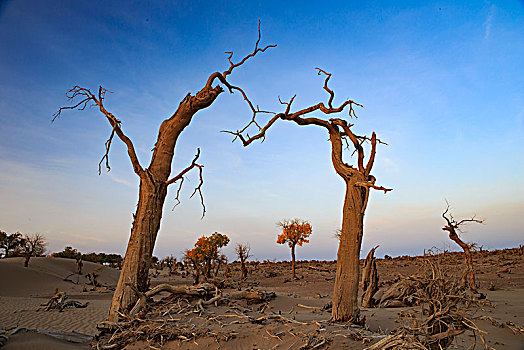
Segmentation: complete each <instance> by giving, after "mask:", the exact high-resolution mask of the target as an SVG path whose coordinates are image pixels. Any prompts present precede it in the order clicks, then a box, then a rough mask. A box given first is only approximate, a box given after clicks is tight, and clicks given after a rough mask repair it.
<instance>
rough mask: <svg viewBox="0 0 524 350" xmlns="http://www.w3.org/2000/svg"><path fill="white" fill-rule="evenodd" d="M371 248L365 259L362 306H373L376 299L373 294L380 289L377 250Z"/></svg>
mask: <svg viewBox="0 0 524 350" xmlns="http://www.w3.org/2000/svg"><path fill="white" fill-rule="evenodd" d="M377 248H378V246H376V247H375V248H373V249H371V250H370V251H369V253H368V255H367V257H366V260H365V261H364V268H363V269H362V306H363V307H373V306H375V300H374V299H373V295H375V293H376V292H377V291H378V272H377V262H376V261H375V256H374V254H375V250H376V249H377Z"/></svg>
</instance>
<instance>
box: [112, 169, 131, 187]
mask: <svg viewBox="0 0 524 350" xmlns="http://www.w3.org/2000/svg"><path fill="white" fill-rule="evenodd" d="M107 175H108V176H109V178H110V179H111V180H113V181H114V182H117V183H119V184H122V185H125V186H127V187H131V188H135V187H136V186H135V185H134V184H132V183H131V182H129V181H127V180H125V179H121V178H119V177H118V176H116V175H115V174H113V173H111V172H109V173H107Z"/></svg>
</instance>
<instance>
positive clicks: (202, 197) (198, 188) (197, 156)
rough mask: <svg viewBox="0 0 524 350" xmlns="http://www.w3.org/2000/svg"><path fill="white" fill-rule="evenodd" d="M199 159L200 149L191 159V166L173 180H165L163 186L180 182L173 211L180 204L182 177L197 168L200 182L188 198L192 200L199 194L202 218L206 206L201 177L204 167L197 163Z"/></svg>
mask: <svg viewBox="0 0 524 350" xmlns="http://www.w3.org/2000/svg"><path fill="white" fill-rule="evenodd" d="M199 157H200V148H197V153H196V155H195V158H193V161H192V162H191V164H190V165H189V166H188V167H187V168H185V169H184V170H182V171H181V172H180V173H178V175H176V176H174V177H173V178H171V179H169V180H167V181H166V182H165V184H166V186H169V185H171V184H173V183H175V182H177V181H178V180H180V185H179V186H178V190H177V192H176V197H175V200H176V201H177V203H176V204H175V206H174V207H173V209H175V208H176V206H177V205H179V204H180V190H181V189H182V184H183V183H184V175H185V174H187V173H188V172H189V171H191V169H193V168H198V169H199V176H200V182H199V184H198V186H197V187H195V191H194V192H193V194H192V195H191V197H190V198H192V197H193V196H194V195H195V193H196V192H198V193H199V194H200V201H201V203H202V208H203V211H202V217H204V215H205V214H206V206H205V205H204V196H203V195H202V185H203V184H204V178H203V176H202V169H203V168H204V166H203V165H201V164H198V163H197V160H198V158H199Z"/></svg>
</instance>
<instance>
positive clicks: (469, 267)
mask: <svg viewBox="0 0 524 350" xmlns="http://www.w3.org/2000/svg"><path fill="white" fill-rule="evenodd" d="M449 209H450V205H449V203H448V201H446V210H444V213H442V217H443V218H444V220H446V223H447V225H446V226H444V227H443V228H442V230H444V231H448V232H449V238H450V239H451V240H452V241H453V242H455V243H457V244H458V245H459V246H460V247H461V248H462V250H463V251H464V261H465V262H466V270H465V272H464V275H463V276H462V282H463V283H464V287H469V289H470V290H471V292H472V293H474V294H478V291H477V284H476V281H475V272H474V270H473V259H472V257H471V249H472V248H473V245H472V244H468V243H466V242H464V241H463V240H462V239H460V234H461V233H462V230H461V228H460V226H463V225H466V224H468V223H470V222H475V223H478V224H482V223H484V220H480V219H476V217H475V215H473V216H472V217H471V218H469V219H463V220H456V219H455V218H454V217H453V215H451V213H450V212H449Z"/></svg>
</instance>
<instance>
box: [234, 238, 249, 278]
mask: <svg viewBox="0 0 524 350" xmlns="http://www.w3.org/2000/svg"><path fill="white" fill-rule="evenodd" d="M250 252H251V247H250V246H249V244H248V243H237V246H236V247H235V253H236V254H237V258H238V260H240V271H241V276H240V278H241V279H246V278H247V268H246V260H247V259H249V258H250V257H251V254H250Z"/></svg>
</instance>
